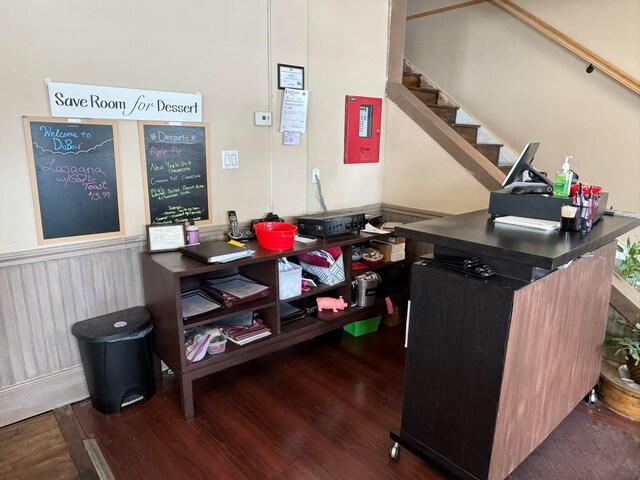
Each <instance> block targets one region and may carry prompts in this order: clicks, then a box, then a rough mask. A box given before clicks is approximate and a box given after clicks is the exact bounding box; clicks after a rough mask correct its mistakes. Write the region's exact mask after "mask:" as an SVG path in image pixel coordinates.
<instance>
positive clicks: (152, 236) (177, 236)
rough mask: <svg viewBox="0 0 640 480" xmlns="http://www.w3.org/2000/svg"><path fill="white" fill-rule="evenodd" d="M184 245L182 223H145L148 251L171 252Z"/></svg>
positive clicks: (184, 233)
mask: <svg viewBox="0 0 640 480" xmlns="http://www.w3.org/2000/svg"><path fill="white" fill-rule="evenodd" d="M186 245H187V242H186V229H185V227H184V224H182V223H172V224H165V225H147V251H148V252H149V253H158V252H173V251H175V250H178V249H179V248H180V247H184V246H186Z"/></svg>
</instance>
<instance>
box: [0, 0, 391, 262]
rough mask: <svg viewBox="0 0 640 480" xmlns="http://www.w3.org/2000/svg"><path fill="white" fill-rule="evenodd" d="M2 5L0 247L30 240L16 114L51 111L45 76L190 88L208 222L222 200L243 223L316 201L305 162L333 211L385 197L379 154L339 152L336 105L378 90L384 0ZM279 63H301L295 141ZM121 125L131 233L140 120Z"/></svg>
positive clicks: (218, 214)
mask: <svg viewBox="0 0 640 480" xmlns="http://www.w3.org/2000/svg"><path fill="white" fill-rule="evenodd" d="M0 9H1V11H2V15H1V16H0V59H1V61H2V65H3V66H4V72H5V75H3V79H2V88H0V105H1V106H2V108H1V109H0V164H1V165H2V171H3V175H2V176H0V203H1V204H2V205H11V207H12V208H11V211H10V212H9V211H7V210H4V211H3V218H2V220H3V223H4V224H5V225H6V226H7V228H3V229H2V230H1V231H0V254H2V253H10V252H17V251H23V250H30V249H34V248H38V245H37V241H36V228H35V218H34V210H33V201H32V196H31V188H30V182H29V174H28V166H27V155H26V149H25V142H24V133H23V131H22V124H21V117H22V116H23V115H41V116H47V115H49V104H48V97H47V90H46V85H45V79H47V78H50V79H52V80H54V81H58V82H69V83H83V84H94V85H107V86H118V87H131V88H144V89H151V90H167V91H177V92H195V91H198V92H200V93H201V94H202V95H203V103H204V105H203V121H205V122H208V123H209V125H210V138H209V151H210V157H211V173H212V187H211V193H212V211H213V223H214V224H218V225H223V224H225V223H226V213H225V212H226V211H227V210H230V209H235V210H236V211H237V212H238V215H239V217H240V220H241V221H248V220H249V219H251V218H258V217H262V216H264V214H265V213H266V212H267V211H275V212H277V213H278V214H280V215H283V216H286V215H299V214H303V213H307V212H315V211H318V210H319V208H320V207H319V203H318V200H317V196H316V192H315V189H312V187H311V183H310V177H311V175H310V171H311V168H313V167H318V168H320V169H321V180H322V187H323V191H324V195H325V199H326V201H327V205H328V207H329V208H331V209H337V208H343V207H354V206H359V205H366V204H372V203H379V202H380V201H381V195H382V168H383V163H382V162H381V163H380V164H375V165H364V166H345V165H343V163H342V148H343V116H344V113H343V108H344V107H343V104H344V96H345V95H346V94H356V95H368V96H378V97H382V96H383V95H384V82H385V78H386V77H385V72H386V42H387V31H386V24H387V17H388V5H387V1H386V0H375V1H371V0H368V1H365V0H349V1H337V0H334V1H321V0H307V1H299V0H245V1H243V2H228V1H222V0H212V1H208V2H202V1H198V0H187V1H184V2H180V3H175V2H169V1H167V0H154V1H151V0H141V1H136V2H129V1H125V0H114V1H111V2H108V3H103V4H96V3H94V2H85V1H82V0H60V1H56V2H49V1H46V0H28V1H24V2H15V1H11V0H0ZM354 18H358V22H357V28H356V27H355V26H354V23H353V19H354ZM363 38H364V39H367V41H366V42H362V39H363ZM347 46H348V48H346V47H347ZM277 63H287V64H294V65H301V66H304V67H305V82H306V88H308V89H309V90H310V103H309V116H308V131H307V134H306V135H303V138H302V145H301V146H299V147H284V146H282V135H281V134H280V133H279V131H278V130H279V121H280V109H281V104H282V91H281V90H278V89H277V71H276V64H277ZM256 111H272V112H273V118H274V124H273V127H256V126H254V125H253V114H254V112H256ZM118 129H119V134H120V145H119V151H120V159H121V165H122V193H123V208H124V218H125V221H124V224H125V225H124V226H125V235H127V236H132V235H133V236H135V235H141V234H142V233H143V232H144V224H145V218H144V199H143V190H142V174H141V161H140V150H139V143H138V133H137V126H136V123H135V122H124V121H123V122H118ZM233 149H237V150H238V151H239V158H240V169H239V170H224V171H223V170H222V168H221V162H220V151H221V150H233Z"/></svg>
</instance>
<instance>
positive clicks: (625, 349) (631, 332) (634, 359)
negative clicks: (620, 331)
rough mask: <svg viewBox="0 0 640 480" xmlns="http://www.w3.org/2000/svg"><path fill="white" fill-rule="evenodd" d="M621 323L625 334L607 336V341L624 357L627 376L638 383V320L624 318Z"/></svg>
mask: <svg viewBox="0 0 640 480" xmlns="http://www.w3.org/2000/svg"><path fill="white" fill-rule="evenodd" d="M622 323H623V324H624V325H625V328H624V333H625V334H624V335H623V336H620V337H613V336H611V337H609V338H608V343H609V344H611V345H614V346H615V347H617V350H616V352H615V354H616V355H618V356H620V357H623V358H624V359H625V361H626V363H627V368H628V369H629V377H630V378H631V380H633V381H634V382H636V383H637V384H639V385H640V322H638V323H633V322H631V321H629V320H627V319H624V321H623V322H622Z"/></svg>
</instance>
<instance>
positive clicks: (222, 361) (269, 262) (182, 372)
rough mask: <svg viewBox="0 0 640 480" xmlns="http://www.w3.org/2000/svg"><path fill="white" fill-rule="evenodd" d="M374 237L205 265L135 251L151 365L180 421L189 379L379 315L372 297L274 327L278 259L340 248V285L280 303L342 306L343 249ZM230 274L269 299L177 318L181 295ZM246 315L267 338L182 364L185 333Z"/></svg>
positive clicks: (189, 397) (189, 400)
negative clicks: (338, 302) (171, 392)
mask: <svg viewBox="0 0 640 480" xmlns="http://www.w3.org/2000/svg"><path fill="white" fill-rule="evenodd" d="M376 238H380V235H375V234H368V233H363V232H361V233H351V234H346V235H342V236H339V237H334V238H331V239H330V240H327V241H322V240H320V239H318V240H317V241H316V242H313V243H299V242H295V243H294V246H293V248H292V249H289V250H282V251H273V250H266V249H263V248H260V246H258V244H257V242H256V241H251V242H249V243H248V244H247V248H250V249H252V250H255V254H254V255H253V256H252V257H249V258H244V259H240V260H236V261H234V262H230V263H223V264H205V263H202V262H199V261H197V260H193V259H191V258H189V257H187V256H185V255H182V254H181V253H179V252H167V253H152V254H149V253H142V274H143V283H144V296H145V304H146V306H147V308H148V309H149V311H150V312H151V315H152V317H153V348H154V354H155V357H156V367H159V361H157V359H158V358H159V359H161V360H162V361H164V362H165V363H166V364H167V365H168V366H169V368H171V370H173V372H174V373H175V375H176V376H177V377H178V380H179V382H180V394H181V395H180V398H181V404H182V405H181V406H182V413H183V415H184V417H185V418H186V419H189V418H192V417H193V416H194V405H193V390H192V382H193V380H195V379H197V378H200V377H203V376H206V375H209V374H212V373H214V372H218V371H221V370H224V369H226V368H229V367H232V366H234V365H238V364H240V363H243V362H246V361H249V360H252V359H254V358H258V357H261V356H263V355H266V354H268V353H271V352H274V351H277V350H280V349H282V348H286V347H289V346H291V345H295V344H297V343H300V342H303V341H306V340H309V339H311V338H314V337H316V336H318V335H321V334H323V333H327V332H329V331H331V330H335V329H338V328H341V327H343V326H344V325H346V324H348V323H351V322H354V321H357V320H362V319H365V318H369V317H371V316H374V315H376V314H379V313H381V312H383V311H384V309H385V303H384V300H383V299H382V298H378V299H377V300H376V302H375V303H374V304H373V305H371V306H368V307H358V306H349V307H347V308H346V309H345V310H343V311H338V312H337V313H334V312H332V311H327V310H325V311H323V312H319V313H318V312H316V313H315V314H313V316H308V317H307V318H304V319H302V320H298V321H295V322H292V323H290V324H286V325H281V323H280V300H279V298H278V290H279V278H278V259H279V258H281V257H294V256H295V255H298V254H301V253H305V252H310V251H313V250H322V249H326V248H329V247H340V249H341V251H342V257H343V262H344V271H345V280H344V281H343V282H340V283H338V284H336V285H324V284H320V285H318V286H317V287H315V288H312V289H311V290H310V291H308V292H303V293H302V294H301V295H299V296H297V297H292V298H288V299H286V300H285V301H287V302H290V301H293V300H301V299H304V298H306V297H311V298H310V299H311V300H312V299H313V297H317V296H330V297H334V298H337V297H338V296H342V297H343V298H344V300H345V301H346V302H347V304H349V305H350V304H351V280H352V274H351V246H352V245H354V244H361V243H364V242H367V241H369V240H374V239H376ZM388 265H390V263H384V264H382V265H381V266H380V267H378V268H377V270H380V269H383V268H386V267H387V266H388ZM233 273H241V274H243V275H245V276H247V277H249V278H251V279H253V280H255V281H257V282H259V283H262V284H263V285H267V286H268V287H270V293H269V296H267V297H264V298H260V299H257V300H253V301H250V302H247V303H243V304H240V305H237V306H233V307H227V308H221V309H218V310H214V311H213V312H211V313H208V314H204V315H201V316H198V317H196V318H193V319H189V320H184V319H183V318H182V307H181V296H180V294H181V292H185V291H189V290H191V289H194V288H197V287H198V285H200V283H201V282H202V281H203V280H205V279H207V278H211V277H213V276H218V277H219V276H224V275H230V274H233ZM358 273H359V272H358ZM381 273H382V272H381ZM355 274H356V273H354V275H355ZM405 300H406V299H405ZM248 311H253V312H259V313H260V316H261V318H262V319H263V320H264V322H265V324H266V325H267V326H268V327H269V328H270V329H271V332H272V334H271V335H270V336H268V337H264V338H261V339H259V340H256V341H254V342H251V343H248V344H246V345H242V346H240V345H236V344H234V343H233V342H231V341H228V342H227V343H226V349H225V352H224V353H220V354H216V355H206V356H205V358H204V359H202V360H200V361H198V362H194V363H190V362H187V360H186V356H185V349H184V335H185V332H186V331H188V330H190V329H193V328H196V327H199V326H205V325H207V326H215V323H216V321H218V320H221V319H224V318H227V317H229V316H231V315H234V314H238V313H241V312H248ZM157 370H159V368H157Z"/></svg>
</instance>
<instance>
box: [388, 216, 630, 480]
mask: <svg viewBox="0 0 640 480" xmlns="http://www.w3.org/2000/svg"><path fill="white" fill-rule="evenodd" d="M638 225H640V221H638V220H637V219H631V218H622V217H605V218H603V219H602V220H600V221H599V222H597V223H596V225H594V228H593V230H592V231H591V232H590V233H589V234H582V235H581V234H580V233H577V232H576V233H574V232H569V233H564V232H557V231H553V232H540V231H537V230H532V229H529V228H521V227H513V226H506V225H499V224H494V223H493V222H492V221H491V220H490V218H489V214H488V213H487V212H486V211H480V212H473V213H469V214H464V215H456V216H452V217H444V218H440V219H435V220H428V221H423V222H416V223H413V224H408V225H404V226H403V227H399V228H397V229H396V234H398V235H403V236H406V237H407V238H408V239H411V240H412V241H421V242H427V243H431V244H433V245H434V255H436V256H437V255H439V254H454V255H461V256H466V257H478V258H480V260H481V261H482V262H483V263H486V264H489V265H491V266H493V268H494V270H495V271H496V272H497V274H498V275H496V276H495V277H491V278H489V279H479V278H475V277H470V276H466V275H464V274H460V273H457V272H452V271H450V270H445V269H442V268H439V267H436V266H433V265H432V264H422V263H420V262H418V263H415V264H414V265H413V267H412V276H411V279H412V280H411V283H412V285H411V306H410V318H409V327H408V343H407V357H406V367H405V368H406V370H405V385H404V400H403V409H402V421H401V426H400V430H399V431H396V430H394V431H392V432H391V438H392V439H393V440H394V441H395V442H396V444H395V445H394V446H393V447H392V457H394V458H397V453H398V448H399V446H403V447H405V448H407V449H408V450H410V451H412V452H413V453H415V454H417V455H418V456H421V457H424V458H429V459H431V460H435V461H436V462H438V463H440V464H442V465H444V466H445V467H446V468H448V469H450V470H451V471H452V472H453V473H455V474H456V475H457V476H459V477H461V478H464V479H491V480H498V479H503V478H505V477H506V476H507V475H509V473H510V472H512V471H513V470H514V469H515V468H516V467H517V466H518V465H519V464H520V463H521V462H522V461H523V460H524V459H525V458H526V457H527V456H528V455H529V454H530V453H531V452H532V451H533V450H534V449H535V448H536V447H537V446H538V445H539V444H540V443H541V442H542V441H543V440H544V439H545V438H546V437H547V436H548V435H549V434H550V433H551V432H552V431H553V430H554V429H555V428H556V427H557V426H558V425H559V424H560V422H561V421H562V420H563V419H564V418H565V417H566V416H567V415H568V414H569V413H570V412H571V410H573V408H574V407H575V406H576V405H577V404H578V402H580V401H581V399H582V398H583V397H584V396H585V395H587V393H588V392H589V391H590V390H591V389H592V388H593V387H594V386H595V385H596V383H597V382H598V376H599V373H600V365H601V355H602V345H603V342H604V335H605V328H606V321H607V309H608V303H609V294H610V290H611V273H612V270H613V259H614V254H615V239H616V237H617V236H620V235H623V234H624V233H625V232H627V231H629V230H631V229H632V228H634V227H636V226H638Z"/></svg>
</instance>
